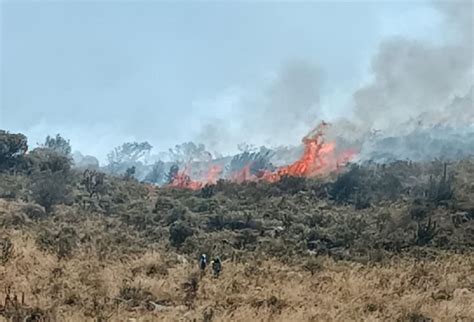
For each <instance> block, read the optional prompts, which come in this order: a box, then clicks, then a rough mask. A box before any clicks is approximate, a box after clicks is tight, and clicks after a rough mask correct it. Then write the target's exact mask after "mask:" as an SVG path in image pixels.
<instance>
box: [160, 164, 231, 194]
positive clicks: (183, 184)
mask: <svg viewBox="0 0 474 322" xmlns="http://www.w3.org/2000/svg"><path fill="white" fill-rule="evenodd" d="M221 171H222V168H221V167H220V166H219V165H214V166H211V167H210V168H209V170H208V172H207V174H206V178H205V179H203V180H192V179H191V175H190V173H191V167H190V166H189V165H188V166H186V167H185V168H184V170H183V171H179V172H178V174H177V175H176V177H175V178H174V179H173V181H172V182H171V183H170V184H168V187H173V188H183V189H191V190H198V189H201V188H202V187H204V186H205V185H206V184H215V183H216V182H217V179H218V178H219V175H220V173H221Z"/></svg>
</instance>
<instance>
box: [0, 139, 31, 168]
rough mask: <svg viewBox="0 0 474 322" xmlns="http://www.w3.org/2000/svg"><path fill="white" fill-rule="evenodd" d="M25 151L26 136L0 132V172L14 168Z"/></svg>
mask: <svg viewBox="0 0 474 322" xmlns="http://www.w3.org/2000/svg"><path fill="white" fill-rule="evenodd" d="M27 150H28V144H27V139H26V136H24V135H23V134H13V133H8V132H6V131H4V130H0V171H2V170H8V169H11V168H13V167H15V166H16V165H17V163H18V162H20V161H21V160H22V158H23V156H24V155H25V153H26V151H27Z"/></svg>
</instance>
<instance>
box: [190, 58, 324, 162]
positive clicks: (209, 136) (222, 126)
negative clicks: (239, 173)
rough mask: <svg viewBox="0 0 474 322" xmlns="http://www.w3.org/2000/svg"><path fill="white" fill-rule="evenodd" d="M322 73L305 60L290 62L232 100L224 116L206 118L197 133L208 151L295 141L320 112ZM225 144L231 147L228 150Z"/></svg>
mask: <svg viewBox="0 0 474 322" xmlns="http://www.w3.org/2000/svg"><path fill="white" fill-rule="evenodd" d="M321 82H322V72H321V70H320V69H319V68H317V67H316V66H314V65H313V64H311V63H309V62H307V61H301V60H300V61H290V62H287V63H285V64H283V65H282V66H281V68H280V70H279V71H278V72H277V73H276V75H274V76H273V77H271V78H270V80H268V81H267V82H266V84H265V85H264V86H263V88H257V89H253V90H250V89H249V90H247V91H245V92H244V93H241V95H240V96H239V97H238V98H237V99H235V97H234V99H233V100H232V109H233V110H232V113H227V114H228V116H227V117H221V118H219V117H213V118H211V119H208V120H207V121H206V122H205V123H204V124H203V126H202V127H201V128H200V131H199V133H198V135H197V140H198V141H199V142H203V143H205V144H206V146H207V147H208V148H209V149H210V150H211V151H221V152H227V153H232V152H236V150H235V148H236V147H237V145H238V144H241V143H243V142H248V143H251V144H254V145H267V146H276V145H281V144H286V145H288V144H294V143H298V142H299V140H300V139H301V137H303V136H304V134H306V132H307V131H308V130H309V129H311V128H312V127H313V126H314V124H315V122H316V121H317V117H318V114H319V111H320V104H319V99H320V88H321ZM229 147H232V148H233V150H230V151H229Z"/></svg>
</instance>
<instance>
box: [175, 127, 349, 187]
mask: <svg viewBox="0 0 474 322" xmlns="http://www.w3.org/2000/svg"><path fill="white" fill-rule="evenodd" d="M328 126H329V124H328V123H325V122H322V123H321V124H319V125H318V126H317V127H315V128H314V129H313V130H312V131H310V132H309V133H308V134H307V135H306V136H305V137H304V138H303V140H302V141H303V144H304V152H303V155H302V156H301V157H300V158H299V159H298V160H297V161H295V162H294V163H292V164H290V165H286V166H282V167H280V168H278V169H276V170H275V171H266V172H263V173H261V174H259V175H258V176H257V175H254V174H252V173H251V171H250V170H251V166H252V164H251V163H249V164H247V165H245V166H244V167H243V168H242V169H241V170H240V171H238V172H236V173H233V174H231V176H230V180H232V181H234V182H237V183H242V182H245V181H259V180H262V181H267V182H277V181H279V180H281V178H282V177H284V176H294V177H316V176H323V175H326V174H329V173H331V172H333V171H337V170H339V169H340V168H341V167H342V166H344V165H345V164H346V163H347V162H349V161H350V160H351V159H352V158H353V157H354V156H355V154H356V153H355V151H352V150H346V151H343V152H338V151H336V143H335V142H326V141H325V139H324V134H325V131H326V129H327V128H328ZM189 170H190V167H189V166H188V167H185V169H184V170H183V171H181V172H178V174H177V175H176V177H175V179H174V180H173V182H172V183H171V184H170V185H169V186H171V187H177V188H186V189H192V190H197V189H200V188H202V187H204V186H205V185H206V184H214V183H216V181H217V179H218V178H219V176H220V174H221V173H222V169H221V167H219V166H216V165H213V166H211V167H210V168H209V170H208V173H207V175H206V176H205V177H204V178H203V179H202V180H192V179H191V176H190V171H189Z"/></svg>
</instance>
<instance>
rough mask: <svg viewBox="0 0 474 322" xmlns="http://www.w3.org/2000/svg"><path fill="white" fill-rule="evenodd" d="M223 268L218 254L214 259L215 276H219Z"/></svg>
mask: <svg viewBox="0 0 474 322" xmlns="http://www.w3.org/2000/svg"><path fill="white" fill-rule="evenodd" d="M221 270H222V263H221V259H220V258H219V256H216V257H215V258H214V260H213V261H212V271H213V272H214V277H215V278H218V277H219V274H220V272H221Z"/></svg>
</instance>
